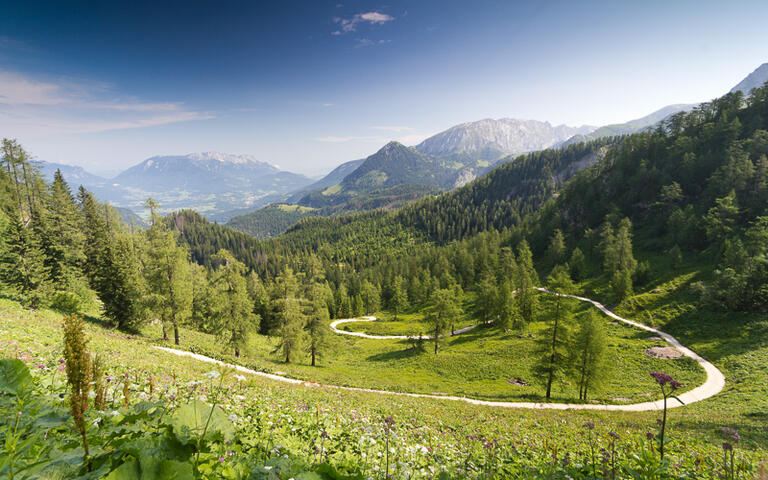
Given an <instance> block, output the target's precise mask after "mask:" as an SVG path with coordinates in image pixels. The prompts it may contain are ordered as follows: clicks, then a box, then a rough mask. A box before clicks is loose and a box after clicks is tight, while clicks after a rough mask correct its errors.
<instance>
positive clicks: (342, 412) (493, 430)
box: [0, 300, 766, 479]
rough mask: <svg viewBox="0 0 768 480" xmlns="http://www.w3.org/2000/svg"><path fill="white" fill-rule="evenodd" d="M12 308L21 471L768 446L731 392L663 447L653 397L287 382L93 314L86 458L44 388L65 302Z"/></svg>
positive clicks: (233, 471)
mask: <svg viewBox="0 0 768 480" xmlns="http://www.w3.org/2000/svg"><path fill="white" fill-rule="evenodd" d="M0 316H1V318H3V319H4V323H3V324H2V338H3V344H2V345H3V346H2V350H3V356H4V357H6V358H7V357H9V356H10V357H18V358H20V359H22V360H23V361H24V363H25V364H26V365H27V366H28V367H29V368H31V371H32V375H33V377H34V378H35V380H34V384H32V386H26V387H25V390H24V392H26V393H24V392H22V396H25V395H26V396H25V397H24V398H25V402H24V403H23V404H20V403H18V398H19V397H17V395H16V394H15V393H14V392H13V391H12V390H13V388H12V386H11V387H9V386H8V385H9V381H8V378H9V377H8V376H6V377H3V379H4V380H3V381H4V382H5V383H3V394H2V396H0V401H1V402H2V406H3V407H2V408H3V409H4V410H5V411H8V412H15V411H18V410H19V409H20V410H21V411H22V412H23V413H22V415H21V417H20V418H21V420H19V423H18V425H16V427H15V430H14V429H13V428H12V429H10V430H8V429H3V432H4V433H3V437H2V438H3V440H4V445H6V447H5V448H6V450H5V454H4V458H5V461H4V463H2V466H1V467H0V468H3V469H4V470H3V471H4V472H6V473H4V475H7V474H8V473H7V472H8V471H9V470H8V467H9V464H10V461H12V462H13V465H14V468H15V470H14V471H15V472H16V473H15V476H14V478H33V477H34V478H38V477H43V478H99V477H100V476H104V475H107V474H110V475H112V477H110V478H137V477H138V476H140V475H143V476H141V478H238V479H239V478H243V479H245V478H282V479H288V478H337V479H338V478H367V477H370V478H384V477H385V475H386V471H387V463H388V464H389V474H390V475H392V476H394V477H395V478H504V477H517V478H521V477H525V478H566V477H570V478H595V477H597V478H625V477H635V478H672V477H675V478H677V477H681V476H693V477H696V478H732V477H731V473H730V471H731V470H730V460H727V461H725V462H724V460H723V446H722V445H723V442H724V441H726V442H729V443H730V444H731V445H734V448H735V459H734V470H733V472H734V474H733V478H746V477H748V476H751V475H753V474H755V473H756V471H757V468H758V467H757V465H758V462H759V461H760V460H761V459H762V457H764V455H765V450H764V448H765V441H766V438H765V432H764V431H762V433H760V432H761V428H759V427H758V428H750V427H748V426H747V425H739V427H740V428H739V431H738V433H739V434H740V437H741V440H740V442H738V443H736V442H735V441H734V440H733V438H734V435H733V433H732V432H731V431H728V430H726V431H725V432H723V431H721V429H722V425H724V424H729V423H728V418H729V415H730V414H731V413H732V412H727V413H722V412H721V411H720V409H719V408H717V406H718V405H721V404H722V403H730V402H731V401H732V400H733V398H730V399H725V401H723V399H721V398H718V397H715V398H714V399H712V400H708V401H705V402H702V403H701V404H695V405H691V406H688V407H685V408H683V409H676V410H674V411H671V412H670V414H669V427H668V430H667V438H668V440H669V442H668V443H667V444H666V453H665V457H664V458H665V459H664V460H663V461H661V460H660V459H659V452H658V445H657V443H658V439H654V438H651V439H650V440H649V439H646V434H649V433H650V434H651V436H652V437H653V436H654V435H656V434H657V433H658V427H657V425H656V418H657V415H656V414H654V413H651V412H649V413H635V414H631V413H622V412H575V411H562V412H558V411H518V410H504V409H494V408H487V407H482V406H467V405H462V404H456V403H453V402H445V401H439V400H429V399H411V398H396V399H395V398H392V397H391V396H386V395H384V396H382V395H375V394H365V393H355V392H339V391H334V390H326V389H323V388H307V387H303V386H288V385H282V384H275V383H272V382H270V381H269V380H263V379H260V378H258V377H251V376H248V377H241V376H239V375H237V374H235V373H234V372H217V373H210V372H211V367H210V366H209V365H205V364H201V363H199V362H197V361H195V360H192V359H188V358H183V357H182V358H178V357H175V356H171V355H170V354H166V353H165V352H162V351H159V350H156V349H154V348H152V345H153V343H154V340H153V339H148V338H145V337H143V336H132V335H125V334H120V333H119V332H116V331H114V330H113V329H110V328H104V327H103V326H102V325H101V324H100V323H98V322H93V321H92V322H88V323H86V325H85V329H86V332H87V337H89V338H90V342H89V344H88V349H89V350H90V351H91V352H94V353H98V354H100V355H102V356H103V357H104V358H106V359H107V361H106V371H105V377H104V379H105V382H106V383H105V385H106V390H105V402H106V403H105V405H104V406H103V407H104V408H103V409H98V408H96V407H93V406H89V408H88V409H87V410H86V413H85V415H86V418H85V419H86V421H85V425H86V434H87V436H88V439H89V449H90V455H89V459H90V461H85V460H84V456H83V455H84V451H83V449H82V443H81V441H80V437H79V435H78V433H77V432H76V430H75V429H74V428H73V425H72V418H71V416H70V415H69V414H68V413H67V410H68V406H69V405H68V403H67V400H68V397H67V396H66V395H62V396H59V395H49V394H48V393H52V392H53V393H55V392H61V393H63V392H64V389H65V382H66V379H65V370H66V366H65V365H63V364H62V363H61V360H62V359H63V344H62V340H61V337H62V335H61V323H62V316H61V315H60V314H57V313H53V312H49V311H44V310H41V311H37V312H29V311H27V310H25V309H23V308H21V307H20V306H19V305H18V304H17V303H16V302H13V301H10V300H0ZM8 338H13V339H14V340H13V341H10V340H8ZM3 362H6V361H5V360H4V361H3ZM3 365H4V366H3V368H4V370H3V371H4V372H7V371H9V367H7V366H6V364H5V363H4V364H3ZM14 368H16V367H14ZM219 373H220V374H221V376H219ZM17 378H18V377H17ZM734 393H736V394H738V393H737V392H733V391H731V392H730V395H734ZM126 396H127V397H128V398H127V399H126ZM195 399H196V400H195ZM196 402H199V403H196ZM210 404H214V405H217V406H216V407H214V408H213V409H212V410H211V409H210V407H209V406H208V405H210ZM740 405H742V406H741V407H739V406H737V407H736V408H737V409H742V410H743V405H744V404H743V403H741V404H740ZM713 407H715V408H713ZM194 408H198V411H197V412H198V413H197V414H195V413H194ZM211 412H213V413H211ZM205 413H209V414H211V415H212V416H211V421H210V422H208V423H209V426H208V428H207V429H206V428H205V427H204V425H205V422H204V421H203V420H204V419H205V415H204V414H205ZM744 413H746V412H744ZM16 418H17V417H16V416H15V415H6V416H3V420H2V421H3V422H4V423H5V425H11V424H10V422H12V421H15V420H16ZM720 422H722V423H720ZM753 425H754V426H755V427H757V424H756V423H755V422H753ZM9 434H10V435H9ZM32 439H34V440H32ZM42 439H46V440H44V441H42ZM22 440H28V441H26V442H22ZM14 442H16V443H14ZM158 451H163V452H167V454H166V455H164V456H158V455H157V452H158ZM387 451H389V462H387ZM198 452H199V455H198ZM726 458H729V457H727V456H726ZM89 468H90V470H91V471H90V473H89V472H88V470H89ZM22 469H23V470H22ZM110 471H111V473H110ZM309 472H312V473H309ZM152 475H154V476H152Z"/></svg>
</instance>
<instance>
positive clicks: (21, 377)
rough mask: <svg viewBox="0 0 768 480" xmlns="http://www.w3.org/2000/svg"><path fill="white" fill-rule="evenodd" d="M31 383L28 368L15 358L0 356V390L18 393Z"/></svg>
mask: <svg viewBox="0 0 768 480" xmlns="http://www.w3.org/2000/svg"><path fill="white" fill-rule="evenodd" d="M31 384H32V375H30V373H29V368H27V366H26V365H24V362H22V361H21V360H19V359H16V358H0V392H3V393H6V394H8V395H19V394H21V393H22V392H23V391H24V390H25V389H26V388H27V387H28V386H29V385H31Z"/></svg>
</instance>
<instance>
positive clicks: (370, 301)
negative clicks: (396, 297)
mask: <svg viewBox="0 0 768 480" xmlns="http://www.w3.org/2000/svg"><path fill="white" fill-rule="evenodd" d="M360 290H361V295H362V297H363V310H364V312H365V314H366V315H370V314H371V313H373V312H375V311H376V310H378V309H379V306H380V303H381V294H380V293H379V289H378V288H377V287H376V286H375V285H374V284H373V283H371V282H370V281H368V280H367V279H366V280H363V283H362V286H361V288H360Z"/></svg>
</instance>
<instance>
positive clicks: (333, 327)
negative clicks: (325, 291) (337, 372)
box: [331, 317, 478, 340]
mask: <svg viewBox="0 0 768 480" xmlns="http://www.w3.org/2000/svg"><path fill="white" fill-rule="evenodd" d="M375 321H376V317H360V318H345V319H342V320H334V321H333V322H331V330H333V331H334V332H335V333H339V334H341V335H349V336H352V337H358V338H371V339H374V340H408V339H417V338H419V336H418V335H370V334H368V333H363V332H348V331H346V330H339V329H338V328H336V327H338V326H339V325H342V324H344V323H353V322H375ZM477 327H478V325H470V326H468V327H464V328H459V329H458V330H454V332H453V333H452V334H446V335H443V336H444V337H450V336H451V335H460V334H462V333H466V332H468V331H470V330H474V329H475V328H477ZM432 337H433V335H424V336H422V337H421V338H423V339H424V340H430V339H431V338H432Z"/></svg>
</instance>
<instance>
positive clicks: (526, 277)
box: [515, 240, 539, 323]
mask: <svg viewBox="0 0 768 480" xmlns="http://www.w3.org/2000/svg"><path fill="white" fill-rule="evenodd" d="M538 283H539V276H538V275H537V274H536V270H535V269H534V268H533V253H531V248H530V247H529V246H528V242H526V241H525V240H523V241H522V242H520V246H519V247H518V250H517V269H516V272H515V299H516V300H517V311H518V313H519V315H520V317H521V318H522V319H523V321H524V322H525V323H531V322H533V321H534V320H535V319H536V312H537V309H538V301H537V298H536V290H535V287H536V284H538Z"/></svg>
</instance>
